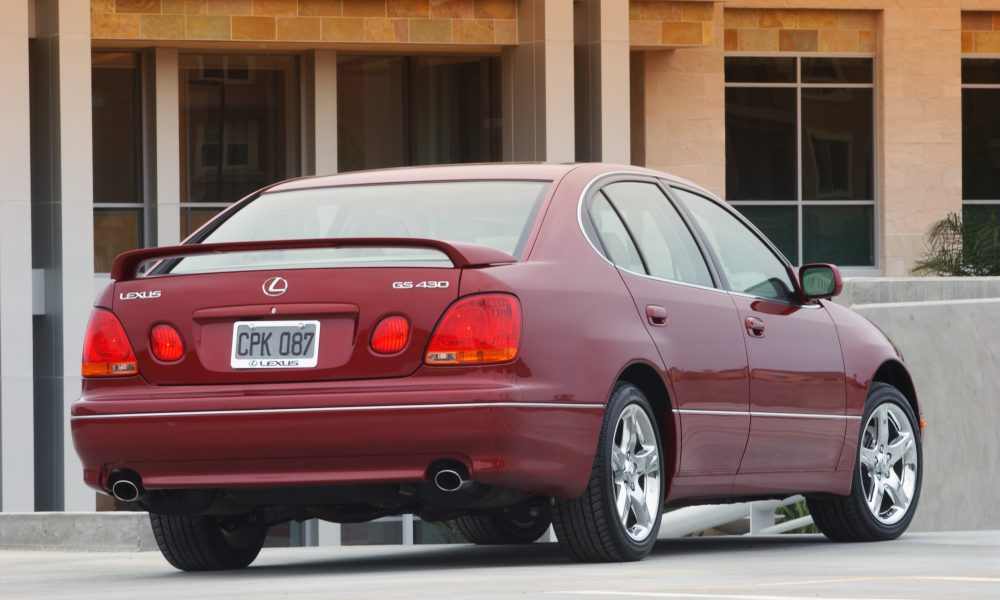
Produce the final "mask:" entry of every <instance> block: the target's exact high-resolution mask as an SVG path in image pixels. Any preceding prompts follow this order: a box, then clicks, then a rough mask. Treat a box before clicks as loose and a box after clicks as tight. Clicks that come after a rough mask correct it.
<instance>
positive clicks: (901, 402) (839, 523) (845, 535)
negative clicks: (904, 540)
mask: <svg viewBox="0 0 1000 600" xmlns="http://www.w3.org/2000/svg"><path fill="white" fill-rule="evenodd" d="M883 406H891V407H895V408H896V409H898V413H897V414H902V415H905V418H906V420H907V421H908V423H909V428H910V431H911V432H913V433H914V435H913V440H914V449H915V452H916V468H915V470H914V472H912V473H911V472H909V471H908V470H907V469H905V468H904V467H902V466H897V465H893V466H887V467H886V469H889V471H884V472H890V473H891V474H895V476H896V477H897V478H898V479H899V480H902V479H903V474H904V473H905V474H906V475H905V476H906V478H907V480H908V481H912V484H913V491H912V494H911V495H910V496H909V498H910V500H909V503H908V505H907V506H906V509H905V512H904V513H903V514H902V516H901V517H900V518H899V519H898V520H897V521H895V522H892V523H886V522H883V520H880V519H879V518H877V517H876V515H875V514H874V512H873V510H872V509H870V508H869V506H868V503H867V502H866V499H865V487H866V485H867V486H868V487H869V489H871V486H872V482H873V479H872V475H871V472H872V471H871V470H870V469H869V468H868V467H866V466H865V465H864V464H863V462H862V456H861V453H862V447H863V446H865V445H866V444H867V443H871V442H874V443H875V445H876V446H877V445H878V442H877V440H872V438H871V432H870V431H869V430H868V423H869V420H870V419H871V417H872V414H873V413H874V412H875V411H876V410H878V409H879V408H880V407H883ZM889 410H892V409H889ZM860 427H861V432H860V435H859V438H858V450H857V453H858V454H857V456H856V457H855V461H856V464H855V466H854V475H853V476H852V480H851V481H852V484H851V493H850V495H848V496H846V497H843V498H807V499H806V503H807V504H808V506H809V512H810V513H811V514H812V517H813V521H814V522H815V523H816V526H817V527H818V528H819V530H820V531H821V532H823V535H825V536H826V537H828V538H830V539H831V540H835V541H838V542H877V541H884V540H894V539H896V538H898V537H899V536H900V535H902V533H903V532H904V531H906V528H907V527H909V525H910V521H912V520H913V514H914V512H915V511H916V508H917V501H918V500H919V499H920V487H921V484H922V482H923V464H924V456H923V444H922V441H921V439H920V438H921V436H920V427H919V424H918V422H917V417H916V415H914V414H913V408H912V407H911V406H910V403H909V402H908V401H907V400H906V397H905V396H903V394H902V393H901V392H900V391H899V390H897V389H896V388H894V387H892V386H890V385H887V384H885V383H874V384H872V387H871V389H870V390H869V392H868V399H867V401H866V403H865V412H864V415H863V416H862V417H861V425H860ZM866 440H868V441H866ZM900 462H901V463H902V462H904V461H900ZM876 470H877V469H876ZM873 497H874V496H873ZM887 501H888V502H889V503H893V502H895V501H894V500H893V499H892V497H891V496H890V497H889V498H888V500H887ZM881 506H883V504H882V503H879V508H876V509H875V510H876V511H880V507H881ZM889 510H892V508H890V509H889Z"/></svg>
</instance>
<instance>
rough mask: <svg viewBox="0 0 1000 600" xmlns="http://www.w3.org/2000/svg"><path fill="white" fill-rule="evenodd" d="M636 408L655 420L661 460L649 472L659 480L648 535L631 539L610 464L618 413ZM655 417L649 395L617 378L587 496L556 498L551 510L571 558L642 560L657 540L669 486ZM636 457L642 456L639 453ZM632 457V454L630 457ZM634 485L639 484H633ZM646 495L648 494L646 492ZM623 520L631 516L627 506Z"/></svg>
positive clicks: (645, 481)
mask: <svg viewBox="0 0 1000 600" xmlns="http://www.w3.org/2000/svg"><path fill="white" fill-rule="evenodd" d="M631 406H635V407H638V409H639V410H640V411H642V413H644V414H645V416H646V418H647V419H648V422H649V424H651V425H652V435H653V437H654V438H655V444H656V452H657V464H656V466H655V467H654V468H653V470H652V471H651V472H650V476H652V475H653V474H654V473H655V476H656V477H657V478H658V481H657V482H655V483H656V486H657V493H656V494H654V496H655V497H656V500H655V508H654V509H653V510H650V511H647V512H648V515H647V516H648V519H647V521H648V520H649V519H651V520H652V523H651V525H650V526H649V527H648V531H647V532H646V534H645V535H644V536H643V537H641V538H640V539H635V538H633V537H632V536H631V535H630V534H629V533H628V532H627V531H626V527H627V525H625V524H623V523H622V518H621V517H620V516H619V513H618V509H617V508H616V505H615V491H614V490H615V482H614V469H613V465H612V447H613V446H615V445H616V443H617V441H616V438H618V436H617V433H618V431H617V428H618V424H619V418H620V417H621V415H622V413H623V412H624V411H625V410H626V409H629V407H631ZM656 423H657V422H656V417H655V415H654V413H653V411H652V409H651V408H650V406H649V401H648V400H646V396H645V395H644V394H643V393H642V391H641V390H640V389H639V388H637V387H636V386H634V385H632V384H630V383H625V382H619V383H618V384H616V385H615V388H614V390H612V392H611V398H610V399H609V400H608V405H607V410H606V411H605V414H604V424H603V426H602V427H601V433H600V437H599V438H598V441H597V453H596V456H595V459H594V466H593V469H592V470H591V475H590V481H589V483H588V485H587V489H586V490H585V491H584V493H583V496H582V497H580V498H577V499H574V500H558V501H556V503H555V505H554V507H553V511H552V526H553V527H554V529H555V532H556V537H557V538H558V539H559V545H560V546H561V547H562V549H563V550H564V551H565V552H566V553H567V554H568V555H569V556H570V558H572V559H573V560H576V561H580V562H626V561H634V560H641V559H643V558H645V557H646V555H648V554H649V553H650V551H651V550H652V549H653V544H655V543H656V534H657V532H658V531H659V529H660V519H661V518H662V516H663V498H664V495H665V494H664V491H665V486H666V479H665V477H664V471H663V465H664V456H663V443H662V441H661V439H660V433H659V428H658V427H657V425H656ZM636 456H638V455H636ZM630 460H631V459H630ZM650 476H647V477H645V478H637V479H636V480H635V481H636V484H635V485H636V486H638V487H639V488H640V489H641V490H646V489H648V488H647V486H651V485H652V482H651V480H650ZM631 489H635V488H631ZM644 495H645V494H644ZM625 510H626V512H625V514H626V517H625V520H626V521H628V519H629V517H628V516H627V515H628V511H629V510H630V509H628V508H626V509H625Z"/></svg>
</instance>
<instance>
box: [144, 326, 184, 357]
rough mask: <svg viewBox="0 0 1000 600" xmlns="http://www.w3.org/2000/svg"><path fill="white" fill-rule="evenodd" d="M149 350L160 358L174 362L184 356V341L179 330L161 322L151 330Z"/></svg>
mask: <svg viewBox="0 0 1000 600" xmlns="http://www.w3.org/2000/svg"><path fill="white" fill-rule="evenodd" d="M149 350H150V351H151V352H152V353H153V356H155V357H156V358H157V359H158V360H162V361H165V362H174V361H175V360H179V359H180V357H182V356H184V341H183V340H181V334H180V332H179V331H177V330H176V329H175V328H173V327H171V326H170V325H166V324H163V323H161V324H160V325H157V326H156V327H153V329H152V330H151V331H150V332H149Z"/></svg>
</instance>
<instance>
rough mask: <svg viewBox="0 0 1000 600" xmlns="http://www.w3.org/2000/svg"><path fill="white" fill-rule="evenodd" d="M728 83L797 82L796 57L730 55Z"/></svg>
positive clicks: (727, 70) (727, 62) (727, 68)
mask: <svg viewBox="0 0 1000 600" xmlns="http://www.w3.org/2000/svg"><path fill="white" fill-rule="evenodd" d="M726 83H795V59H794V58H766V57H758V56H730V57H728V58H726Z"/></svg>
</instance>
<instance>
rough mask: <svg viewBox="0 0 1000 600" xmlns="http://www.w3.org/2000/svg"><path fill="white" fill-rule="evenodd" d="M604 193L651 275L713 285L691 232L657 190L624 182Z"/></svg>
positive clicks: (638, 183) (609, 186)
mask: <svg viewBox="0 0 1000 600" xmlns="http://www.w3.org/2000/svg"><path fill="white" fill-rule="evenodd" d="M603 191H604V193H605V194H606V195H607V197H608V199H609V200H610V201H611V204H612V206H613V207H614V208H615V209H616V210H617V212H618V214H620V215H621V218H622V220H623V221H624V222H625V226H626V227H627V228H628V231H629V233H631V234H632V238H633V239H634V240H635V242H636V245H637V246H638V248H639V252H640V253H641V257H642V259H643V261H644V262H645V266H646V272H647V273H648V274H649V275H652V276H654V277H659V278H661V279H669V280H672V281H681V282H684V283H693V284H696V285H701V286H705V287H712V286H713V285H714V284H713V282H712V275H711V273H710V272H709V270H708V265H707V264H706V263H705V258H704V257H703V256H702V255H701V251H700V250H699V249H698V244H697V243H695V241H694V237H693V236H692V235H691V231H690V230H688V228H687V225H685V223H684V221H683V219H681V216H680V214H678V212H677V210H676V209H675V208H674V207H673V205H672V204H670V201H669V200H668V199H667V197H666V196H665V195H664V194H663V192H662V191H661V190H660V188H659V187H658V186H656V185H655V184H652V183H642V182H636V181H622V182H618V183H612V184H610V185H607V186H605V187H604V190H603ZM623 266H624V265H623ZM630 270H633V271H635V270H636V269H630ZM638 272H642V271H638Z"/></svg>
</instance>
